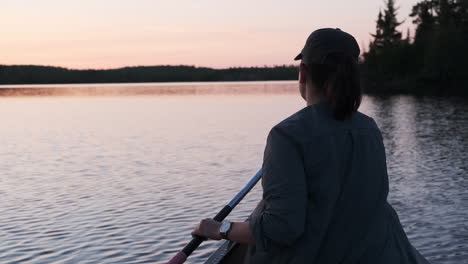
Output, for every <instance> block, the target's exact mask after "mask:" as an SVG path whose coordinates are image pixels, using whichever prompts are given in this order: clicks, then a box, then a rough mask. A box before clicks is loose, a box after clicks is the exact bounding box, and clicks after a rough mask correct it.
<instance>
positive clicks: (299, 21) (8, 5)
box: [0, 0, 418, 68]
mask: <svg viewBox="0 0 468 264" xmlns="http://www.w3.org/2000/svg"><path fill="white" fill-rule="evenodd" d="M417 1H418V0H400V1H398V0H397V1H396V3H397V6H399V7H400V9H399V19H400V20H406V21H405V23H404V24H403V25H402V26H400V28H399V29H400V30H401V31H403V32H404V33H405V34H406V30H407V29H408V28H410V29H412V28H413V26H412V23H411V19H410V18H408V14H409V13H410V10H411V7H412V6H413V5H414V4H415V3H416V2H417ZM383 5H384V4H383V0H359V1H350V0H340V1H338V0H327V1H314V0H291V1H285V0H235V1H232V0H231V1H224V0H172V1H170V0H164V1H162V0H132V1H130V0H80V1H76V0H75V1H72V0H40V1H37V0H0V64H39V65H53V66H63V67H70V68H116V67H122V66H136V65H161V64H164V65H178V64H186V65H196V66H208V67H215V68H225V67H230V66H263V65H268V66H271V65H280V64H292V63H294V61H293V60H292V59H293V57H294V56H295V55H297V53H298V52H299V51H300V50H301V48H302V46H303V44H304V42H305V40H306V38H307V36H308V35H309V34H310V33H311V31H313V30H314V29H317V28H321V27H339V28H341V29H342V30H344V31H347V32H349V33H351V34H353V35H354V36H355V37H356V38H357V40H358V42H359V43H360V44H361V46H365V47H367V45H368V43H369V40H370V35H369V34H370V33H373V32H374V30H375V20H376V18H377V13H378V11H379V8H381V7H383Z"/></svg>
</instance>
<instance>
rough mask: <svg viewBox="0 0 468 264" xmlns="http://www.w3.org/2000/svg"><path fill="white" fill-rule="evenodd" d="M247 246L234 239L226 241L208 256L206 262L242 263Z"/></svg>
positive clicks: (218, 263)
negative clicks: (233, 240)
mask: <svg viewBox="0 0 468 264" xmlns="http://www.w3.org/2000/svg"><path fill="white" fill-rule="evenodd" d="M246 252H247V246H246V245H241V244H238V243H236V242H232V241H225V242H223V243H222V245H221V246H220V247H219V248H218V249H217V250H216V251H215V252H214V253H213V254H212V255H211V256H210V257H209V258H208V260H207V261H206V262H205V264H242V263H243V262H244V256H245V253H246Z"/></svg>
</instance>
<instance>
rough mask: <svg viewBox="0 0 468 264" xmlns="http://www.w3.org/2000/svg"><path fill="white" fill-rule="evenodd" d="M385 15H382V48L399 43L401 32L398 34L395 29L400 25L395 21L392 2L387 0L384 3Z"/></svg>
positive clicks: (395, 12) (395, 11) (395, 9)
mask: <svg viewBox="0 0 468 264" xmlns="http://www.w3.org/2000/svg"><path fill="white" fill-rule="evenodd" d="M385 5H386V7H385V11H384V12H385V15H384V19H383V20H384V27H383V30H382V35H383V41H384V46H387V45H389V46H391V45H394V44H398V43H399V42H400V41H401V32H398V30H397V27H398V26H400V25H401V24H402V22H399V21H398V19H397V8H396V7H395V2H394V1H393V0H387V1H386V2H385Z"/></svg>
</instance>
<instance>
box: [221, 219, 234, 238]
mask: <svg viewBox="0 0 468 264" xmlns="http://www.w3.org/2000/svg"><path fill="white" fill-rule="evenodd" d="M231 227H232V223H231V222H230V221H228V220H224V221H223V222H222V223H221V227H220V228H219V234H220V235H221V237H222V238H223V239H228V234H229V231H231Z"/></svg>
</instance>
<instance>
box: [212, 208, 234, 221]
mask: <svg viewBox="0 0 468 264" xmlns="http://www.w3.org/2000/svg"><path fill="white" fill-rule="evenodd" d="M231 211H232V208H231V207H230V206H229V205H226V206H224V208H223V209H221V211H219V213H218V214H217V215H216V216H215V217H214V218H213V220H215V221H218V222H222V221H223V220H224V218H226V216H228V215H229V213H231Z"/></svg>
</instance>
